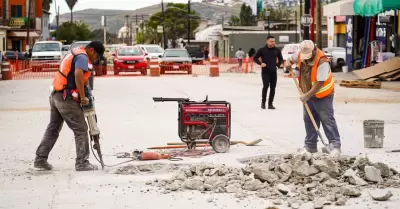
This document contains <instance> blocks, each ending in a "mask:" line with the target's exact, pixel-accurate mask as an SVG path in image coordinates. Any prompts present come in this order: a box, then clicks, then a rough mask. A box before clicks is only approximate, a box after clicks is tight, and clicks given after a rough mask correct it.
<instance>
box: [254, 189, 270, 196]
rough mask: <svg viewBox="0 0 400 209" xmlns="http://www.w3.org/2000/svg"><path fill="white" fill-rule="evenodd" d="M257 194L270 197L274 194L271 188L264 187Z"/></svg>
mask: <svg viewBox="0 0 400 209" xmlns="http://www.w3.org/2000/svg"><path fill="white" fill-rule="evenodd" d="M256 195H257V197H259V198H269V197H271V196H272V193H271V192H270V189H268V188H264V189H261V190H258V192H257V194H256Z"/></svg>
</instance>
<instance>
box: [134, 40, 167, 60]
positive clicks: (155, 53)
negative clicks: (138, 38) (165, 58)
mask: <svg viewBox="0 0 400 209" xmlns="http://www.w3.org/2000/svg"><path fill="white" fill-rule="evenodd" d="M135 46H138V47H140V48H141V49H142V50H143V51H144V52H145V53H147V55H146V56H145V58H146V60H147V62H148V63H150V59H158V57H159V56H160V55H163V53H164V49H163V48H162V47H161V46H160V45H157V44H137V45H135Z"/></svg>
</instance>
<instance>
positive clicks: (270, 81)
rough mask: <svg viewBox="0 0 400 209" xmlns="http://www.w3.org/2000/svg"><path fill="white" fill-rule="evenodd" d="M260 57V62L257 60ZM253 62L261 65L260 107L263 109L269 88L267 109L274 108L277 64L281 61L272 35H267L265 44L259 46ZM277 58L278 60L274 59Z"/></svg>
mask: <svg viewBox="0 0 400 209" xmlns="http://www.w3.org/2000/svg"><path fill="white" fill-rule="evenodd" d="M259 58H261V62H260V60H259ZM253 59H254V62H255V63H257V64H258V65H261V68H262V70H261V78H262V81H263V89H262V94H261V108H262V109H265V102H266V100H267V91H268V87H270V90H269V98H268V109H275V107H274V105H273V103H274V97H275V88H276V82H277V79H278V75H277V72H276V70H277V66H280V65H281V64H282V63H283V58H282V53H281V50H279V49H278V48H276V47H275V38H274V37H273V36H268V37H267V45H266V46H265V47H263V48H260V49H259V50H258V51H257V53H256V55H255V56H254V58H253ZM276 60H278V62H277V61H276Z"/></svg>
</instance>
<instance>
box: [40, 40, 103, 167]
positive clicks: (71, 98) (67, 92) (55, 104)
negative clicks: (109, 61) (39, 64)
mask: <svg viewBox="0 0 400 209" xmlns="http://www.w3.org/2000/svg"><path fill="white" fill-rule="evenodd" d="M103 56H104V46H103V44H102V43H101V42H99V41H92V42H90V43H89V44H88V45H86V47H78V48H75V49H72V50H71V51H70V53H69V54H67V55H66V56H65V58H64V59H63V60H62V61H61V64H60V67H59V70H58V72H57V73H56V75H55V78H54V80H53V84H52V92H51V95H50V122H49V124H48V126H47V129H46V131H45V133H44V136H43V139H42V141H41V143H40V145H39V147H38V148H37V150H36V158H35V161H34V167H35V168H37V169H41V170H51V169H52V166H51V165H50V164H49V163H48V162H47V159H48V156H49V153H50V151H51V150H52V148H53V146H54V144H55V143H56V141H57V139H58V136H59V133H60V131H61V128H62V126H63V123H64V121H65V122H66V123H67V125H68V127H69V128H70V129H71V130H72V131H73V132H74V135H75V145H76V155H77V156H76V162H75V170H77V171H88V170H97V169H98V167H97V166H96V165H92V164H91V163H90V162H89V161H88V159H89V136H88V126H87V123H86V121H85V117H84V115H83V110H82V106H81V105H88V103H89V99H88V98H87V97H86V96H85V91H84V88H88V86H87V84H88V80H89V77H90V74H91V72H90V69H89V68H90V67H89V66H91V65H92V64H97V63H98V62H99V60H100V59H101V58H102V57H103Z"/></svg>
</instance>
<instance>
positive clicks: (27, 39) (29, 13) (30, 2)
mask: <svg viewBox="0 0 400 209" xmlns="http://www.w3.org/2000/svg"><path fill="white" fill-rule="evenodd" d="M31 9H32V0H29V5H28V23H27V27H26V45H27V46H29V48H30V47H31V46H30V40H29V30H30V28H31ZM25 50H27V49H25ZM21 51H22V49H21Z"/></svg>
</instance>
